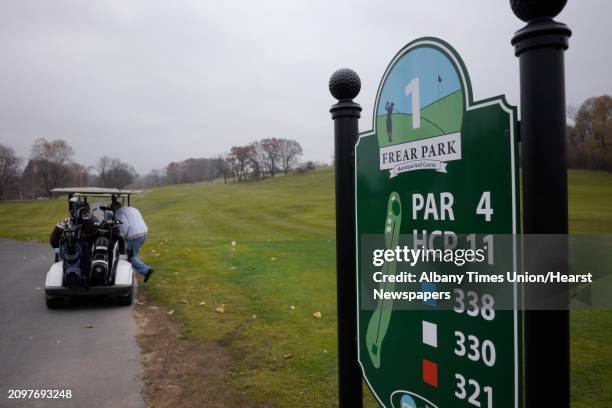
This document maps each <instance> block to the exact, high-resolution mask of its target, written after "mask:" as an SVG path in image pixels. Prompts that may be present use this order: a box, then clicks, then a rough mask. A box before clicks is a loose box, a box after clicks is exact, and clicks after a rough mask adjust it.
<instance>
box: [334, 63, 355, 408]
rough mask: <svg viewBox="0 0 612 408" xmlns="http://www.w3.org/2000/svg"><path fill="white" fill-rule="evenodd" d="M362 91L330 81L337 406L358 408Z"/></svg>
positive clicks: (342, 73) (349, 76)
mask: <svg viewBox="0 0 612 408" xmlns="http://www.w3.org/2000/svg"><path fill="white" fill-rule="evenodd" d="M360 90H361V80H360V79H359V75H357V73H356V72H355V71H353V70H352V69H348V68H343V69H339V70H337V71H336V72H334V73H333V74H332V76H331V78H330V79H329V91H330V92H331V94H332V95H333V97H334V98H336V99H337V100H338V103H336V104H334V105H333V106H332V107H331V109H330V110H329V111H330V113H331V116H332V119H333V120H334V168H335V173H336V174H335V176H336V189H335V190H336V296H337V305H338V306H337V314H338V389H339V390H338V391H339V392H338V406H339V408H362V407H363V394H362V389H363V388H362V387H363V384H362V379H361V369H360V367H359V362H358V361H357V314H356V313H355V310H357V278H356V276H355V268H356V262H355V257H356V251H357V248H356V247H355V190H354V188H353V183H354V181H355V156H354V151H355V144H356V143H357V139H358V138H359V117H360V116H361V106H359V104H358V103H356V102H353V98H355V97H356V96H357V95H358V94H359V91H360Z"/></svg>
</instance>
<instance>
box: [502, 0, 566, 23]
mask: <svg viewBox="0 0 612 408" xmlns="http://www.w3.org/2000/svg"><path fill="white" fill-rule="evenodd" d="M566 3H567V0H510V7H511V8H512V11H513V12H514V15H516V16H517V17H518V18H520V19H521V20H523V21H524V22H526V23H527V22H529V21H531V20H534V19H537V18H555V17H556V16H557V15H558V14H559V13H560V12H561V10H563V7H565V4H566Z"/></svg>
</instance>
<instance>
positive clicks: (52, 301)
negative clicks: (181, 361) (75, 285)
mask: <svg viewBox="0 0 612 408" xmlns="http://www.w3.org/2000/svg"><path fill="white" fill-rule="evenodd" d="M46 302H47V308H48V309H57V308H59V307H62V306H64V299H62V298H61V297H60V298H57V297H47V298H46Z"/></svg>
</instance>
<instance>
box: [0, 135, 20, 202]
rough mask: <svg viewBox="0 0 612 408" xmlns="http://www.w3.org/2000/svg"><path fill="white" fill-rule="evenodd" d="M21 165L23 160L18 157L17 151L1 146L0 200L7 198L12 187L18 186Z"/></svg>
mask: <svg viewBox="0 0 612 408" xmlns="http://www.w3.org/2000/svg"><path fill="white" fill-rule="evenodd" d="M20 164H21V158H19V157H17V155H16V154H15V151H14V150H13V149H12V148H10V147H8V146H4V145H2V144H0V199H3V198H4V197H5V195H6V192H7V189H8V188H9V187H10V186H14V185H16V184H17V179H18V178H19V165H20Z"/></svg>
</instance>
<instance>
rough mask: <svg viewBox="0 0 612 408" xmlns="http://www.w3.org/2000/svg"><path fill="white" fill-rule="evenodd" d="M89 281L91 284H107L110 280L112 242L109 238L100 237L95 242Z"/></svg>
mask: <svg viewBox="0 0 612 408" xmlns="http://www.w3.org/2000/svg"><path fill="white" fill-rule="evenodd" d="M92 254H93V255H92V257H91V267H90V269H89V282H90V284H91V285H106V284H108V281H109V270H110V258H111V254H110V242H109V240H108V238H105V237H98V239H96V241H95V242H94V244H93V248H92Z"/></svg>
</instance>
